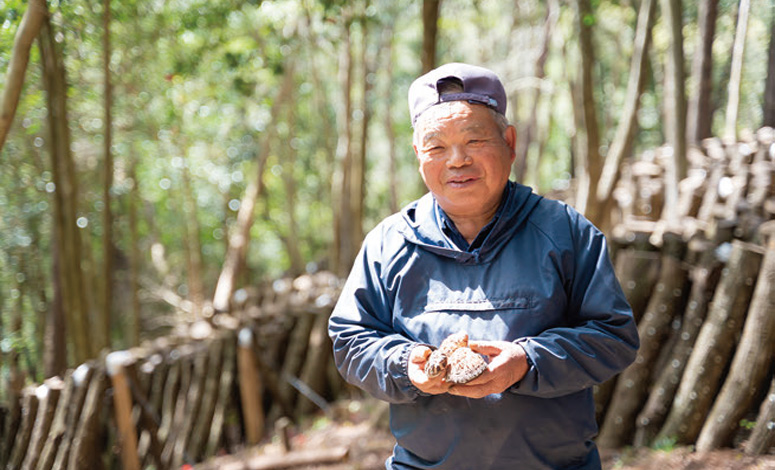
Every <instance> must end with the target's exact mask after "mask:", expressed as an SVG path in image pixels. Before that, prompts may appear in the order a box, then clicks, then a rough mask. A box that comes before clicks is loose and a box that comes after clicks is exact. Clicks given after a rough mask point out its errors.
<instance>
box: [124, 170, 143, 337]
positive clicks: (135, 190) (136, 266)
mask: <svg viewBox="0 0 775 470" xmlns="http://www.w3.org/2000/svg"><path fill="white" fill-rule="evenodd" d="M128 176H129V179H130V180H131V181H132V187H131V189H130V190H129V194H128V196H127V197H128V198H129V245H130V246H129V285H130V289H131V291H132V292H131V294H130V295H131V298H132V310H131V311H132V320H131V321H132V333H133V334H132V341H131V343H130V344H131V345H132V346H138V345H139V344H140V331H141V328H140V260H141V256H140V236H139V234H138V227H137V205H138V203H139V200H140V188H139V181H137V157H136V156H135V155H132V162H131V163H130V164H129V175H128Z"/></svg>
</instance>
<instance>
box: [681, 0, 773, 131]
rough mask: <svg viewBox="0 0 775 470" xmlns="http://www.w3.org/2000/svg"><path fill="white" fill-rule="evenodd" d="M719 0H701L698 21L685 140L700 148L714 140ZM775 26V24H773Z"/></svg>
mask: <svg viewBox="0 0 775 470" xmlns="http://www.w3.org/2000/svg"><path fill="white" fill-rule="evenodd" d="M717 17H718V0H702V1H701V2H700V5H699V13H698V18H697V23H698V27H699V30H700V34H699V43H698V45H697V50H696V51H695V52H694V59H693V60H692V80H693V81H694V85H695V92H694V95H693V96H692V98H691V100H690V101H689V109H688V111H687V118H686V121H687V122H686V124H687V129H686V140H687V142H688V143H690V144H694V145H700V142H701V141H702V139H706V138H708V137H711V124H712V121H713V100H712V97H711V94H712V92H713V40H714V39H715V36H716V18H717ZM773 24H775V23H773Z"/></svg>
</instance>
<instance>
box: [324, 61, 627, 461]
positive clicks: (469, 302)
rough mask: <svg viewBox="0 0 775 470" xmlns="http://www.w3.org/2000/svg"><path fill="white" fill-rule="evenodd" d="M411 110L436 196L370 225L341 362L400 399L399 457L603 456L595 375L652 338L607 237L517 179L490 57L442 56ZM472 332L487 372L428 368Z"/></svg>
mask: <svg viewBox="0 0 775 470" xmlns="http://www.w3.org/2000/svg"><path fill="white" fill-rule="evenodd" d="M409 109H410V112H411V117H412V124H413V126H414V131H415V132H414V150H415V153H416V154H417V159H418V161H419V167H420V174H421V175H422V178H423V180H424V181H425V184H426V185H427V187H428V189H429V190H430V193H429V194H426V195H425V196H423V197H422V198H420V199H419V200H417V201H415V202H413V203H411V204H409V205H408V206H407V207H405V208H404V209H403V210H402V211H401V212H400V213H399V214H394V215H392V216H390V217H388V218H386V219H385V220H384V221H382V222H381V223H380V224H379V225H378V226H377V227H376V228H375V229H374V230H372V231H371V232H370V233H369V234H368V235H367V237H366V239H365V241H364V243H363V247H362V248H361V251H360V253H359V254H358V257H357V259H356V261H355V264H354V266H353V268H352V272H351V273H350V276H349V278H348V280H347V282H346V284H345V287H344V289H343V292H342V294H341V297H340V299H339V302H338V304H337V306H336V308H335V310H334V312H333V314H332V316H331V320H330V323H329V333H330V336H331V338H332V340H333V344H334V356H335V360H336V364H337V367H338V368H339V371H340V372H341V374H342V375H343V376H344V377H345V379H346V380H348V381H349V382H351V383H353V384H355V385H357V386H358V387H361V388H362V389H364V390H366V391H367V392H369V393H371V394H372V395H374V396H376V397H377V398H380V399H382V400H385V401H388V402H389V403H390V405H391V406H390V413H391V416H390V427H391V431H392V432H393V435H394V436H395V438H396V441H397V443H396V446H395V448H394V452H393V455H392V456H391V457H390V458H389V459H388V461H387V462H386V467H387V468H388V469H425V468H434V469H456V470H464V469H520V470H524V469H599V468H600V457H599V455H598V452H597V448H596V447H595V444H594V442H593V438H594V437H595V434H596V432H597V426H596V423H595V413H594V402H593V397H592V386H593V385H595V384H597V383H600V382H603V381H604V380H606V379H608V378H610V377H611V376H613V375H614V374H616V373H618V372H619V371H621V370H622V369H623V368H624V367H626V366H627V365H628V364H629V363H630V362H631V361H632V360H633V359H634V358H635V354H636V351H637V348H638V334H637V329H636V325H635V324H634V321H633V318H632V312H631V310H630V307H629V306H628V304H627V301H626V300H625V298H624V295H623V294H622V291H621V288H620V286H619V284H618V282H617V280H616V278H615V276H614V272H613V269H612V267H611V263H610V260H609V258H608V253H607V248H606V242H605V238H604V237H603V235H602V234H601V233H600V232H599V231H598V230H597V229H596V228H595V227H594V226H592V225H591V224H590V222H588V221H587V220H586V219H584V217H582V216H581V215H579V214H578V213H577V212H576V211H574V210H573V209H572V208H570V207H568V206H567V205H565V204H562V203H560V202H557V201H552V200H548V199H543V198H541V197H540V196H538V195H535V194H533V193H532V192H531V190H530V188H527V187H525V186H521V185H519V184H517V183H514V182H510V181H509V173H510V169H511V164H512V163H513V161H514V158H515V154H514V144H515V141H516V131H515V130H514V127H512V126H510V125H509V124H508V122H507V120H506V118H505V116H504V114H505V111H506V94H505V91H504V89H503V85H502V84H501V82H500V80H499V79H498V77H497V76H496V75H495V74H494V73H493V72H491V71H490V70H487V69H484V68H481V67H476V66H472V65H466V64H456V63H453V64H447V65H444V66H441V67H439V68H437V69H435V70H433V71H431V72H429V73H427V74H426V75H423V76H421V77H420V78H418V79H417V80H416V81H415V82H414V83H413V84H412V86H411V87H410V89H409ZM463 332H465V333H468V335H469V337H470V340H471V341H470V343H469V347H470V349H472V350H473V351H475V352H476V353H479V354H481V355H482V356H484V357H486V358H487V361H486V368H484V371H483V372H482V373H481V375H479V376H478V377H476V378H474V379H473V380H470V381H469V382H466V383H458V382H459V381H453V380H450V379H449V377H448V376H446V375H445V374H443V373H442V374H439V375H438V376H435V374H431V373H430V372H428V369H426V367H425V366H426V364H427V362H428V361H429V360H430V359H429V356H430V354H431V351H432V350H433V349H434V348H435V347H437V346H439V344H440V343H441V342H442V341H443V340H444V339H445V338H447V336H449V335H451V334H456V333H463ZM482 362H485V361H482Z"/></svg>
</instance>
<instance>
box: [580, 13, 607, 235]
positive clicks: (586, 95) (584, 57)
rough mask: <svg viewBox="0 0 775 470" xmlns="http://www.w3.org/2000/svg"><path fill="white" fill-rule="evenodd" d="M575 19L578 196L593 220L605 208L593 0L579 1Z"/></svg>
mask: <svg viewBox="0 0 775 470" xmlns="http://www.w3.org/2000/svg"><path fill="white" fill-rule="evenodd" d="M576 10H577V11H576V21H577V22H578V28H579V47H580V52H581V74H580V77H579V82H580V83H579V87H580V90H581V106H582V112H583V114H582V115H583V129H579V130H580V131H581V133H582V134H583V135H584V143H585V145H583V146H581V145H580V146H578V149H579V155H577V158H578V160H579V163H578V164H577V165H576V168H579V169H581V168H583V169H584V171H583V174H577V175H576V178H578V180H579V190H578V193H577V197H576V204H577V208H578V209H579V211H580V212H582V213H583V214H585V215H586V216H587V218H588V219H589V220H590V221H592V223H593V224H598V223H600V220H601V216H602V211H601V210H600V207H599V206H598V204H597V184H598V181H599V180H600V173H601V172H602V170H603V160H602V158H601V156H600V129H599V128H598V120H597V104H596V103H595V94H594V86H595V85H594V79H593V76H592V75H593V73H592V70H593V68H594V67H595V50H594V47H593V45H592V27H593V26H594V24H595V23H596V22H597V20H596V18H595V13H594V12H593V11H592V5H591V3H590V0H577V1H576Z"/></svg>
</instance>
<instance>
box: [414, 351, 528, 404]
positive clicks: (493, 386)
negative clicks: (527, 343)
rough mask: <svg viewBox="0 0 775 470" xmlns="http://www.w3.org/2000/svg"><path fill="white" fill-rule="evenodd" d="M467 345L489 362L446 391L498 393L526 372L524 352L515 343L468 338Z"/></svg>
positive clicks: (481, 394)
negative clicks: (471, 339)
mask: <svg viewBox="0 0 775 470" xmlns="http://www.w3.org/2000/svg"><path fill="white" fill-rule="evenodd" d="M468 346H469V347H470V348H471V349H472V350H473V351H474V352H478V353H479V354H482V355H485V356H487V357H488V358H489V359H490V363H489V364H488V365H487V369H486V370H485V371H484V372H483V373H482V375H480V376H479V377H477V378H475V379H474V380H472V381H470V382H468V383H466V384H460V385H454V386H453V387H452V388H450V389H449V393H451V394H452V395H459V396H463V397H469V398H483V397H486V396H487V395H490V394H491V393H502V392H504V391H506V390H507V389H508V388H509V387H511V386H512V385H514V384H515V383H517V382H519V381H520V380H522V377H524V376H525V374H526V373H527V370H528V365H527V354H525V350H524V349H522V346H520V345H519V344H517V343H512V342H509V341H471V342H469V344H468ZM416 349H417V348H415V350H416ZM412 352H414V351H412ZM418 388H419V387H418Z"/></svg>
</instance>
